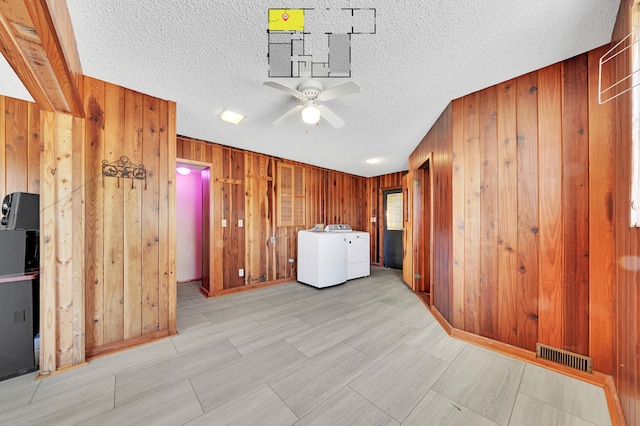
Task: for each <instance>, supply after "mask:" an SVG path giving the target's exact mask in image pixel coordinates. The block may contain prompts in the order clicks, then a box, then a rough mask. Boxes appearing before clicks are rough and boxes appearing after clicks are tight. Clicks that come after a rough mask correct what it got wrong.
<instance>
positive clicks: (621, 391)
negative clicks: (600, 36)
mask: <svg viewBox="0 0 640 426" xmlns="http://www.w3.org/2000/svg"><path fill="white" fill-rule="evenodd" d="M632 26H633V23H632V5H631V2H624V1H623V2H621V3H620V10H619V12H618V19H617V22H616V25H615V28H614V31H613V37H612V43H611V44H612V45H613V44H615V43H617V42H618V41H619V40H622V38H624V37H626V36H627V34H629V33H630V32H631V30H632ZM630 69H631V58H630V57H629V56H628V55H620V56H618V57H617V58H616V61H615V62H614V63H613V68H612V69H611V70H610V72H611V73H612V74H613V78H614V79H616V80H617V79H620V78H622V77H624V76H627V75H629V70H630ZM632 100H633V98H632V96H628V95H627V96H625V95H623V96H620V97H618V98H616V100H614V101H611V102H612V103H611V106H610V107H611V108H612V110H613V111H612V112H613V114H612V119H611V125H612V130H611V137H612V139H613V141H612V146H613V174H614V180H613V182H614V191H613V194H614V199H613V203H614V206H613V211H614V219H613V229H614V244H615V247H614V253H615V257H614V261H615V265H616V266H615V273H614V276H615V289H614V291H615V330H616V332H615V335H614V345H613V350H614V357H615V361H614V378H615V384H616V388H617V390H618V395H619V398H620V404H621V405H622V409H623V411H624V415H625V418H626V421H627V424H629V425H633V424H638V423H640V359H639V358H638V347H640V315H639V312H640V287H639V286H638V282H640V268H639V267H638V265H639V264H640V262H639V261H638V259H640V232H639V231H640V230H639V229H638V228H630V227H629V194H630V191H631V188H630V186H631V182H630V179H631V169H630V168H631V162H630V158H631V144H632V140H631V134H632V133H631V132H632ZM599 341H600V339H598V342H599Z"/></svg>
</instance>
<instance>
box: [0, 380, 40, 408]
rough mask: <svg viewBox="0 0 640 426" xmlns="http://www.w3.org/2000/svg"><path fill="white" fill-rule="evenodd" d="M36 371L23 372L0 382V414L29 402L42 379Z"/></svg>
mask: <svg viewBox="0 0 640 426" xmlns="http://www.w3.org/2000/svg"><path fill="white" fill-rule="evenodd" d="M37 376H38V373H37V372H33V373H29V374H24V375H22V376H18V377H14V378H12V379H7V380H4V381H2V382H0V414H1V413H4V412H7V411H10V410H14V409H16V408H18V407H22V406H25V405H27V404H29V403H30V402H31V398H33V395H34V393H35V392H36V389H38V386H39V385H40V384H41V383H42V380H36V377H37Z"/></svg>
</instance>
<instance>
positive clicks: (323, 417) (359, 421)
mask: <svg viewBox="0 0 640 426" xmlns="http://www.w3.org/2000/svg"><path fill="white" fill-rule="evenodd" d="M398 424H399V423H398V422H397V421H395V420H394V419H392V418H391V417H389V415H387V414H386V413H385V412H384V411H382V410H380V409H379V408H378V407H376V406H375V405H373V404H372V403H370V402H369V401H367V400H366V399H364V398H363V397H361V396H360V395H358V394H357V393H356V392H354V391H353V390H352V389H350V388H349V387H345V388H342V389H341V390H340V391H338V392H337V393H336V394H335V395H333V396H332V397H331V398H329V399H328V400H326V401H325V402H323V403H322V404H321V405H320V406H318V407H317V408H316V409H315V410H313V411H311V412H310V413H309V414H307V415H306V416H304V417H303V418H302V419H301V420H300V421H299V422H298V423H296V426H325V425H350V426H393V425H398Z"/></svg>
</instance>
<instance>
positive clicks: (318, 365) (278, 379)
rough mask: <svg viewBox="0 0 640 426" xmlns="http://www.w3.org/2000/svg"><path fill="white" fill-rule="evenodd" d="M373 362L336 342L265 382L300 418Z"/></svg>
mask: <svg viewBox="0 0 640 426" xmlns="http://www.w3.org/2000/svg"><path fill="white" fill-rule="evenodd" d="M374 362H375V361H374V360H373V359H371V358H369V357H368V356H366V355H364V354H363V353H361V352H358V351H356V350H355V349H353V348H351V347H349V346H347V345H345V344H342V343H340V344H337V345H335V346H333V347H332V348H330V349H327V350H326V351H324V352H322V353H320V354H318V355H317V356H315V357H313V358H311V359H309V360H307V361H305V362H302V363H300V364H298V365H297V366H295V367H293V368H291V369H289V370H287V371H285V372H283V373H281V374H280V375H278V376H275V377H273V378H272V379H270V380H269V381H268V382H267V383H268V384H269V385H270V386H271V388H272V389H273V390H274V391H275V392H276V393H277V394H278V396H280V398H282V400H283V401H284V402H285V404H287V406H288V407H289V408H291V410H292V411H293V412H294V413H295V414H296V415H297V416H298V417H302V416H304V415H306V414H307V413H308V412H309V411H311V410H312V409H314V408H315V407H316V406H318V405H320V404H321V403H323V402H324V401H325V400H327V399H328V398H329V397H330V396H331V395H333V394H334V393H336V392H337V391H338V390H340V389H341V388H343V387H344V386H346V385H347V383H349V382H350V381H351V380H353V379H354V378H355V377H357V376H358V375H359V374H360V373H362V372H363V371H365V370H366V369H367V368H369V367H370V366H371V365H373V363H374Z"/></svg>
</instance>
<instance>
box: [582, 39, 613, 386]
mask: <svg viewBox="0 0 640 426" xmlns="http://www.w3.org/2000/svg"><path fill="white" fill-rule="evenodd" d="M604 50H605V48H602V49H600V50H596V51H594V52H589V53H588V57H589V77H588V78H589V158H592V159H594V158H597V159H600V161H590V162H589V237H590V238H589V300H590V301H595V302H596V303H590V308H589V318H590V320H589V325H590V326H589V353H590V354H591V355H592V356H593V358H594V364H595V365H594V369H596V370H597V371H601V372H603V373H605V374H612V373H613V363H614V361H613V347H614V336H613V333H611V330H612V329H613V326H614V315H615V299H614V297H615V295H614V269H615V258H614V244H613V209H614V206H613V202H614V201H613V199H614V196H613V194H614V192H613V191H614V188H613V164H614V163H613V140H614V127H613V122H614V119H615V117H614V116H613V114H614V111H613V105H612V104H611V103H606V104H603V105H599V104H598V101H597V99H598V96H597V90H598V89H597V87H598V85H597V81H598V80H597V79H598V76H597V74H598V73H597V70H598V63H599V57H600V54H601V53H604ZM602 79H603V84H605V85H606V86H608V85H609V84H608V82H609V81H610V74H608V73H607V72H606V71H605V70H603V76H602ZM593 236H597V237H596V238H594V237H593Z"/></svg>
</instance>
